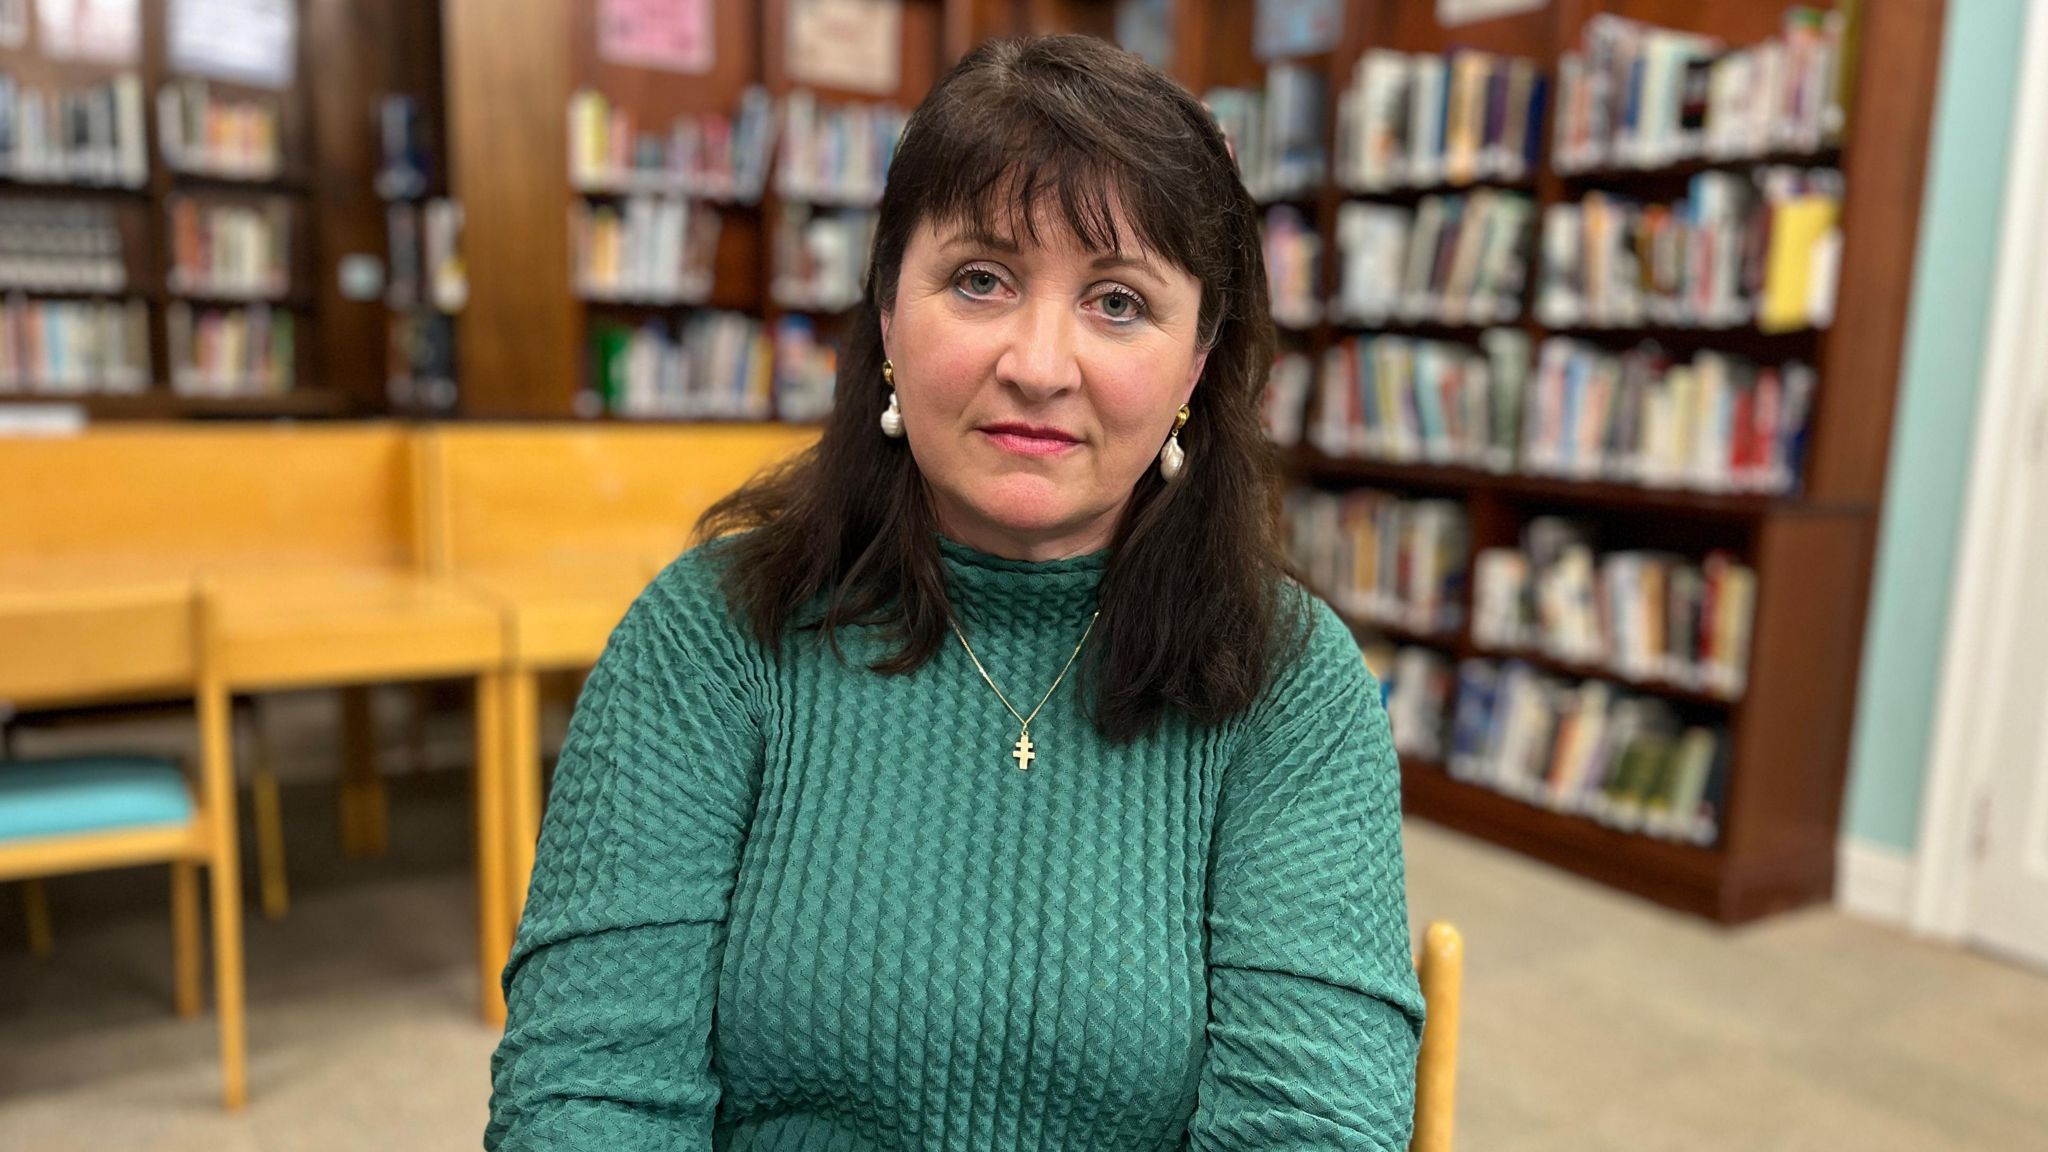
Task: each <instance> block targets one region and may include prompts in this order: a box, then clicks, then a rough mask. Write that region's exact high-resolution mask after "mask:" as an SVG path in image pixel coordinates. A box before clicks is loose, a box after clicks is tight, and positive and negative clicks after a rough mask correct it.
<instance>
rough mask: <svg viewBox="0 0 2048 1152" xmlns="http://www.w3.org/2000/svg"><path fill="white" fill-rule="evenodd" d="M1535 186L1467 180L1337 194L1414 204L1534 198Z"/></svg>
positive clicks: (1375, 201) (1523, 182) (1524, 182)
mask: <svg viewBox="0 0 2048 1152" xmlns="http://www.w3.org/2000/svg"><path fill="white" fill-rule="evenodd" d="M1536 191H1537V189H1536V185H1535V183H1534V182H1533V181H1530V180H1487V179H1477V180H1468V181H1465V182H1463V183H1459V184H1422V185H1407V184H1402V185H1390V186H1388V187H1385V188H1340V189H1338V191H1337V195H1338V196H1339V197H1341V198H1342V199H1345V200H1363V201H1366V202H1368V203H1372V204H1411V205H1412V204H1415V203H1417V202H1418V201H1422V200H1427V199H1429V198H1430V197H1432V196H1465V195H1469V194H1471V193H1473V192H1513V193H1515V194H1517V195H1520V196H1534V195H1535V194H1536Z"/></svg>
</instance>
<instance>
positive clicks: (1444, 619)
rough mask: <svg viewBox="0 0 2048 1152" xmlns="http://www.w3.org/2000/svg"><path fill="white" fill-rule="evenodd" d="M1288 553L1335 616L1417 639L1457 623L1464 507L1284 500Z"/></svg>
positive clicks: (1376, 495)
mask: <svg viewBox="0 0 2048 1152" xmlns="http://www.w3.org/2000/svg"><path fill="white" fill-rule="evenodd" d="M1283 513H1284V523H1285V525H1286V529H1287V542H1288V553H1289V557H1290V559H1291V561H1292V562H1293V564H1294V567H1295V569H1296V571H1298V572H1300V573H1301V574H1302V576H1303V577H1304V579H1306V580H1307V582H1308V585H1309V587H1310V588H1311V589H1313V590H1314V591H1315V592H1316V594H1317V595H1320V596H1322V597H1323V598H1324V599H1326V600H1328V601H1329V602H1330V603H1331V605H1333V606H1334V607H1335V608H1336V609H1337V610H1338V611H1339V612H1340V613H1343V614H1344V615H1345V616H1347V617H1349V618H1351V619H1353V620H1357V621H1363V622H1378V623H1382V624H1385V625H1389V626H1393V627H1399V628H1403V629H1406V630H1408V631H1411V632H1417V633H1437V632H1450V631H1454V630H1455V629H1456V628H1458V627H1459V626H1460V625H1461V624H1462V623H1463V614H1464V609H1463V604H1464V596H1463V593H1464V586H1465V569H1466V562H1467V559H1468V558H1469V555H1470V548H1471V530H1470V526H1469V523H1468V521H1467V518H1466V513H1465V508H1464V505H1462V504H1460V503H1457V502H1456V501H1449V500H1405V499H1402V498H1400V497H1397V496H1395V495H1393V494H1391V493H1386V492H1379V491H1375V490H1372V489H1353V490H1351V491H1348V492H1345V493H1343V494H1341V495H1339V494H1336V493H1328V492H1319V491H1314V490H1311V489H1295V490H1293V491H1291V492H1289V493H1288V494H1287V497H1286V499H1285V501H1284V507H1283Z"/></svg>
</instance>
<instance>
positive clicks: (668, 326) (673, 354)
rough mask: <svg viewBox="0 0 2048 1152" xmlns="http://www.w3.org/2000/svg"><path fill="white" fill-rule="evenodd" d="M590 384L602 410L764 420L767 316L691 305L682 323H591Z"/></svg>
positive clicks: (768, 401) (769, 379) (769, 383)
mask: <svg viewBox="0 0 2048 1152" xmlns="http://www.w3.org/2000/svg"><path fill="white" fill-rule="evenodd" d="M589 339H590V366H591V374H590V384H589V390H590V392H591V394H592V396H593V398H594V400H595V402H596V403H598V404H601V405H602V410H604V411H610V412H612V413H614V414H616V415H620V416H625V417H636V418H667V419H688V420H765V419H767V418H768V416H769V415H770V410H771V405H772V404H773V400H774V392H773V388H774V378H773V375H772V364H771V358H772V349H771V348H770V347H769V338H768V336H767V334H766V333H764V332H763V331H762V328H761V322H760V321H759V320H757V319H755V318H753V317H751V316H746V315H743V314H741V313H737V312H724V311H715V310H705V311H699V312H693V313H691V314H690V315H689V316H687V317H685V318H684V319H682V320H681V321H680V322H679V323H671V322H668V321H665V320H650V321H648V322H647V323H644V324H641V325H638V326H628V325H624V324H619V323H614V322H609V321H603V322H599V323H596V324H593V325H592V326H591V330H590V337H589Z"/></svg>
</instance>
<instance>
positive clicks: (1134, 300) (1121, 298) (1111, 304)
mask: <svg viewBox="0 0 2048 1152" xmlns="http://www.w3.org/2000/svg"><path fill="white" fill-rule="evenodd" d="M1096 306H1097V307H1099V308H1101V309H1102V314H1103V315H1104V316H1107V317H1109V318H1110V319H1111V320H1117V321H1122V322H1126V323H1128V322H1129V321H1132V320H1136V319H1138V318H1139V317H1141V316H1143V315H1144V314H1145V302H1144V301H1143V300H1140V299H1138V297H1137V296H1135V295H1133V294H1131V293H1129V292H1124V291H1111V292H1105V293H1103V294H1102V296H1101V298H1100V299H1099V300H1098V301H1097V304H1096Z"/></svg>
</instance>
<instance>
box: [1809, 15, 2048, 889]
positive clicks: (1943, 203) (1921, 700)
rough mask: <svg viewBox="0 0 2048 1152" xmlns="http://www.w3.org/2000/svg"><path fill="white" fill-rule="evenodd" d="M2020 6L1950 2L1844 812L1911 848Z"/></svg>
mask: <svg viewBox="0 0 2048 1152" xmlns="http://www.w3.org/2000/svg"><path fill="white" fill-rule="evenodd" d="M1877 2H1879V3H1882V2H1883V0H1877ZM2025 16H2026V0H1948V13H1947V17H1946V19H1947V29H1946V33H1945V35H1944V37H1943V41H1942V49H1941V88H1940V92H1939V93H1938V94H1937V97H1936V101H1935V107H1934V131H1933V138H1932V139H1931V141H1930V142H1929V145H1928V149H1929V151H1928V156H1927V186H1926V191H1925V195H1924V196H1923V198H1922V201H1921V208H1920V241H1919V243H1920V250H1919V255H1918V258H1917V259H1916V260H1915V261H1914V270H1913V305H1912V312H1911V315H1910V318H1909V320H1908V322H1907V329H1906V348H1905V356H1904V365H1903V367H1902V368H1901V369H1900V380H1899V404H1898V413H1897V417H1896V422H1895V423H1894V425H1893V428H1892V448H1891V468H1890V472H1889V475H1888V479H1887V481H1886V488H1885V506H1884V517H1883V521H1882V524H1881V527H1880V529H1879V535H1878V544H1877V570H1876V585H1875V587H1874V589H1873V591H1872V596H1871V604H1870V619H1869V622H1868V624H1867V631H1866V634H1865V637H1864V650H1863V677H1862V682H1861V687H1860V692H1859V696H1858V698H1857V706H1856V732H1855V736H1854V743H1853V744H1852V746H1851V750H1850V761H1849V795H1848V804H1847V809H1846V812H1845V814H1844V817H1843V832H1844V834H1845V835H1847V836H1849V837H1851V838H1854V839H1856V840H1861V841H1866V842H1871V843H1875V844H1880V845H1884V846H1886V847H1890V848H1895V849H1898V850H1900V851H1902V852H1911V851H1912V850H1913V848H1914V845H1915V842H1916V841H1917V840H1918V838H1919V824H1920V792H1921V787H1922V785H1923V783H1924V781H1925V779H1926V775H1927V756H1928V752H1929V745H1930V739H1931V737H1932V735H1933V728H1934V706H1935V696H1936V692H1937V690H1938V688H1939V686H1940V674H1941V659H1942V648H1943V644H1944V642H1945V640H1946V634H1947V627H1948V606H1949V594H1950V592H1951V590H1952V587H1953V577H1954V563H1955V555H1956V549H1957V544H1958V541H1957V536H1958V534H1959V532H1960V528H1961V520H1962V509H1963V489H1964V487H1965V485H1966V483H1967V481H1968V471H1969V456H1970V438H1971V434H1972V431H1973V424H1974V421H1975V417H1976V414H1977V391H1978V388H1977V384H1978V373H1979V372H1980V370H1981V369H1982V367H1983V363H1984V340H1985V337H1986V336H1987V335H1988V332H1989V328H1990V317H1991V297H1992V291H1993V279H1994V277H1995V276H1996V275H1997V256H1998V226H1999V220H2000V218H2001V210H2002V208H2003V205H2004V190H2005V161H2006V154H2007V135H2008V133H2009V131H2010V129H2011V127H2012V118H2013V105H2014V102H2015V101H2016V100H2017V99H2018V95H2019V93H2018V87H2019V83H2018V80H2019V76H2018V72H2019V51H2020V43H2021V41H2022V39H2024V29H2025ZM1864 79H1865V82H1866V83H1867V82H1869V81H1870V80H1874V79H1877V78H1876V77H1868V76H1866V77H1865V78H1864Z"/></svg>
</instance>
